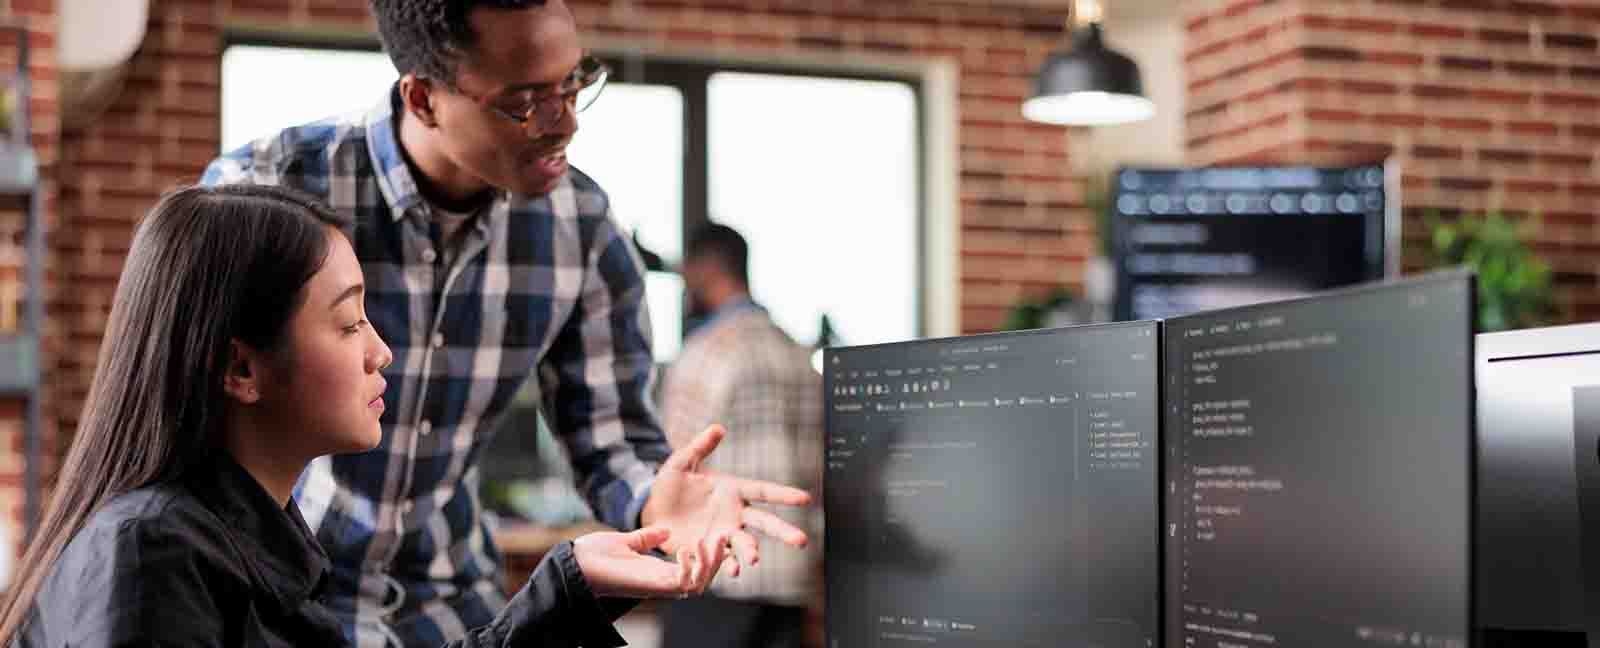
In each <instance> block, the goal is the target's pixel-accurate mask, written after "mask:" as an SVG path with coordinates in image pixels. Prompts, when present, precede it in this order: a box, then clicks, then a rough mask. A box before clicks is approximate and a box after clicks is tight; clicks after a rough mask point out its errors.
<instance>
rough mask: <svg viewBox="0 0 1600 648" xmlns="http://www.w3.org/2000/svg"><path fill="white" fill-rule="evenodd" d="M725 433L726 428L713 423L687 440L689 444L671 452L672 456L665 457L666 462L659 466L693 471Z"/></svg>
mask: <svg viewBox="0 0 1600 648" xmlns="http://www.w3.org/2000/svg"><path fill="white" fill-rule="evenodd" d="M726 435H727V430H724V429H723V428H722V426H721V425H715V424H713V425H712V426H711V427H708V428H706V429H705V431H704V432H701V433H700V434H699V435H698V436H696V437H695V438H694V439H693V440H691V441H689V445H686V446H684V447H682V448H679V449H678V450H677V451H676V452H673V453H672V456H670V457H667V463H665V464H662V466H661V468H662V469H663V470H667V469H672V470H682V471H684V472H693V471H694V470H695V469H696V468H698V467H699V466H700V463H701V462H703V461H705V459H706V457H709V456H711V451H712V450H716V449H717V444H720V443H722V437H724V436H726Z"/></svg>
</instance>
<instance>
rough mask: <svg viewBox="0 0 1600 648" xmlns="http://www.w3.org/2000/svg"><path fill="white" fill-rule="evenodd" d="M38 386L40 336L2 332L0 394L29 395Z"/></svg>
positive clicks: (0, 336)
mask: <svg viewBox="0 0 1600 648" xmlns="http://www.w3.org/2000/svg"><path fill="white" fill-rule="evenodd" d="M38 387H39V340H38V338H37V337H35V336H32V335H17V334H0V396H27V395H30V394H32V393H33V392H34V390H36V389H38Z"/></svg>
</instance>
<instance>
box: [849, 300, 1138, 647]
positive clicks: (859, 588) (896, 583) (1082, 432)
mask: <svg viewBox="0 0 1600 648" xmlns="http://www.w3.org/2000/svg"><path fill="white" fill-rule="evenodd" d="M1158 345H1159V331H1158V327H1157V325H1156V324H1154V323H1148V322H1147V323H1130V324H1114V325H1102V326H1089V327H1077V328H1064V329H1046V330H1037V331H1028V332H1017V333H1003V334H993V335H982V336H973V337H961V338H949V339H937V340H924V341H915V342H904V343H896V344H884V345H876V346H862V347H846V348H835V349H830V350H828V352H827V353H826V354H825V357H824V359H823V369H824V373H825V387H824V396H825V399H826V408H827V410H826V425H827V438H828V443H827V445H826V450H825V452H826V458H825V461H826V473H825V479H824V487H823V504H824V511H825V517H826V527H825V528H826V532H825V536H826V537H825V543H824V544H825V546H826V547H827V551H826V558H825V560H824V562H825V570H826V583H827V613H826V617H827V618H826V633H827V639H828V641H827V646H828V647H829V648H866V647H869V646H872V647H890V646H918V647H921V646H926V645H928V644H929V643H936V644H937V645H940V646H949V647H960V646H985V647H988V646H1102V647H1104V648H1150V647H1152V646H1154V645H1155V641H1156V637H1157V634H1158V632H1159V617H1158V614H1159V612H1158V609H1159V600H1160V598H1159V594H1158V589H1157V588H1158V584H1159V570H1160V567H1159V560H1160V558H1159V556H1160V551H1159V544H1158V543H1159V541H1160V539H1159V527H1158V524H1159V520H1158V519H1157V514H1156V509H1157V506H1158V503H1159V498H1158V497H1157V485H1158V475H1157V472H1156V463H1157V457H1156V453H1157V452H1158V448H1157V437H1156V433H1157V425H1158V423H1157V418H1158V408H1159V401H1158V395H1157V389H1158V386H1159V381H1158V379H1157V376H1156V371H1157V368H1158V365H1157V363H1158V362H1159V355H1158V354H1159V348H1158Z"/></svg>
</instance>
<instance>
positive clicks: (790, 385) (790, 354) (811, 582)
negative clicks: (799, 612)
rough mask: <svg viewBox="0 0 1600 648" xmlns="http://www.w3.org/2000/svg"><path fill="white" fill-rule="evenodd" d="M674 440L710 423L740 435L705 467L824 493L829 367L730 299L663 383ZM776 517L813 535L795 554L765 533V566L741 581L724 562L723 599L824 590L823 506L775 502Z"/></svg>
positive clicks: (787, 601)
mask: <svg viewBox="0 0 1600 648" xmlns="http://www.w3.org/2000/svg"><path fill="white" fill-rule="evenodd" d="M661 387H662V391H661V418H662V422H663V425H664V427H665V428H666V430H667V439H668V440H670V441H671V442H672V444H673V445H674V446H679V445H686V444H688V442H689V440H690V439H693V438H694V437H695V435H697V434H699V433H700V432H701V431H702V430H704V429H705V428H706V426H708V425H710V424H712V423H722V424H724V425H726V426H727V428H728V429H729V430H731V431H733V432H734V434H730V435H728V436H727V437H726V438H724V439H723V441H722V445H720V446H718V448H717V452H716V454H713V455H711V456H710V457H708V458H707V459H706V461H705V466H706V467H707V468H709V469H711V470H715V471H718V472H723V473H729V474H734V475H738V476H740V477H748V478H752V479H762V480H767V481H772V482H776V483H780V484H788V485H791V486H795V487H797V488H801V489H804V490H806V491H808V492H811V493H820V492H822V453H823V448H822V444H823V432H822V374H819V373H817V371H816V369H813V368H812V365H811V351H810V350H809V349H807V348H805V347H802V346H800V345H798V344H796V343H795V342H794V340H793V339H791V338H790V337H789V336H788V334H786V333H784V332H783V329H780V328H778V326H777V324H774V323H773V322H772V318H771V317H770V316H769V315H768V314H767V311H766V309H763V308H761V307H759V306H756V305H754V304H752V303H750V302H748V301H745V302H740V303H738V304H732V305H728V306H724V307H722V308H721V309H719V310H718V311H717V313H716V314H715V315H714V316H713V318H712V319H711V320H710V321H708V322H706V323H705V324H703V325H701V327H700V328H699V329H698V330H696V331H695V332H694V333H693V334H692V335H690V336H689V338H688V339H687V340H685V341H684V343H683V350H682V351H681V352H679V353H678V357H677V359H676V360H673V362H672V366H671V368H669V369H668V370H667V373H666V378H665V380H663V381H662V385H661ZM770 510H771V511H772V512H773V513H775V514H777V515H778V516H779V517H781V518H783V519H784V520H787V521H788V522H789V523H790V524H793V525H795V527H797V528H799V529H802V530H804V531H805V532H806V535H808V536H810V537H811V539H812V541H813V543H815V544H813V545H812V546H811V547H809V548H807V549H806V550H805V551H795V550H794V549H793V548H792V547H788V546H785V545H784V544H783V543H782V542H779V541H777V540H775V539H773V538H771V537H768V536H760V535H758V536H757V539H758V540H759V542H760V543H761V563H760V565H759V566H757V567H756V568H755V569H752V570H750V571H748V572H746V573H744V574H742V575H740V576H739V577H738V578H731V575H730V574H731V573H730V572H729V570H728V569H726V568H724V569H723V570H722V571H721V572H719V573H718V575H717V578H716V580H715V581H713V582H712V585H711V592H712V593H713V594H716V595H718V596H722V597H724V598H731V599H736V600H742V601H750V602H760V603H770V604H776V605H788V606H804V605H809V604H811V603H812V601H813V598H814V597H815V596H816V595H817V594H818V589H819V586H820V583H819V582H818V577H819V576H820V575H821V571H822V565H821V559H822V545H821V543H822V508H821V507H807V508H803V509H802V508H792V507H785V506H775V507H772V508H771V509H770Z"/></svg>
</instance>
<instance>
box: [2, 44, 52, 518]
mask: <svg viewBox="0 0 1600 648" xmlns="http://www.w3.org/2000/svg"><path fill="white" fill-rule="evenodd" d="M0 30H4V31H10V32H11V33H12V34H14V35H15V38H16V48H17V67H16V70H15V72H14V73H13V76H12V79H11V82H12V96H13V97H14V98H15V101H14V104H13V107H12V108H13V113H14V114H13V115H12V119H11V129H10V133H9V137H6V138H5V139H4V140H3V141H0V204H3V205H5V206H7V207H12V206H20V207H21V208H22V210H23V213H24V227H25V229H26V231H25V237H26V243H25V245H24V250H23V288H22V293H21V298H22V303H23V304H25V307H24V309H23V312H22V313H21V316H22V317H21V326H20V327H19V328H18V329H17V330H14V331H4V332H0V397H5V398H21V399H23V401H24V409H23V424H22V438H23V476H22V489H23V520H22V524H23V528H22V534H21V536H20V537H18V538H17V539H16V540H17V541H25V540H26V539H27V538H29V537H32V535H33V532H34V530H35V529H36V528H37V525H38V524H39V516H40V513H41V508H42V504H43V502H42V499H43V486H42V484H41V483H40V482H41V478H42V475H41V466H40V464H41V462H42V458H43V447H42V446H43V438H42V436H41V434H42V430H41V411H40V407H41V403H40V389H41V383H42V381H41V379H40V348H39V347H40V345H39V340H40V339H41V337H42V331H43V328H44V267H43V265H44V256H45V249H44V248H45V241H44V234H45V233H44V222H43V218H42V213H43V209H42V208H43V204H42V201H43V196H42V194H41V192H40V191H39V162H38V158H37V156H35V154H34V150H33V146H32V143H31V141H30V135H31V130H30V124H29V119H28V112H29V110H28V109H29V100H30V98H31V97H32V96H33V92H32V77H31V76H30V75H29V73H28V62H29V59H30V51H29V42H28V29H27V26H26V25H25V24H24V23H21V22H18V21H15V20H11V21H6V22H4V23H0ZM8 306H10V305H9V304H0V307H8Z"/></svg>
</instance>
